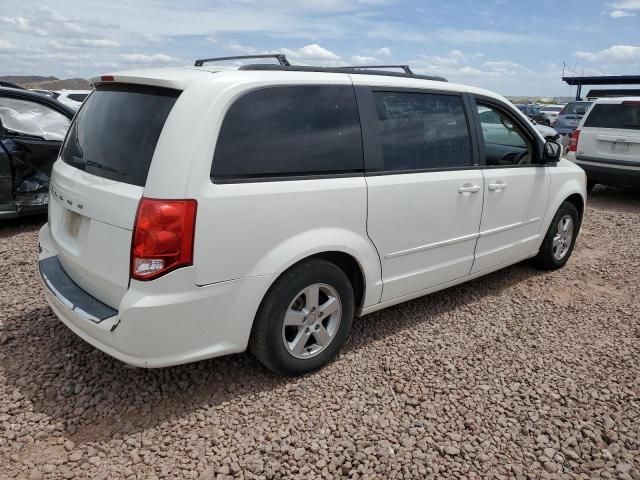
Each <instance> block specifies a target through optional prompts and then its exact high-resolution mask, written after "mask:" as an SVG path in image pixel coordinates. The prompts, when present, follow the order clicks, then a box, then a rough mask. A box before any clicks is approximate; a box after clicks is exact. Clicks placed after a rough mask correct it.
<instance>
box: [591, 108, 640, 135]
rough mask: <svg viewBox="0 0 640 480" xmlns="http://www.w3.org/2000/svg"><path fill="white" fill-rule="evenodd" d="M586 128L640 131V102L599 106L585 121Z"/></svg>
mask: <svg viewBox="0 0 640 480" xmlns="http://www.w3.org/2000/svg"><path fill="white" fill-rule="evenodd" d="M584 126H585V127H594V128H617V129H622V130H625V129H627V130H640V102H637V103H622V104H606V103H600V104H597V105H596V106H595V107H593V110H592V111H591V113H590V114H589V116H588V117H587V119H586V120H585V122H584Z"/></svg>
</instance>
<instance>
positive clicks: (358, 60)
mask: <svg viewBox="0 0 640 480" xmlns="http://www.w3.org/2000/svg"><path fill="white" fill-rule="evenodd" d="M351 61H352V62H353V63H355V64H357V65H366V64H371V63H374V62H379V60H378V59H377V58H375V57H363V56H362V55H354V56H353V57H351Z"/></svg>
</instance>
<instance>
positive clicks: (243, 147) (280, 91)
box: [211, 85, 364, 181]
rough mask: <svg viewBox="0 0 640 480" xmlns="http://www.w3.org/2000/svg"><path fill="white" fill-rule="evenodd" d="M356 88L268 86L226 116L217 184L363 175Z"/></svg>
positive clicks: (215, 167) (246, 97) (216, 163)
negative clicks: (237, 180)
mask: <svg viewBox="0 0 640 480" xmlns="http://www.w3.org/2000/svg"><path fill="white" fill-rule="evenodd" d="M363 169H364V164H363V156H362V138H361V133H360V117H359V115H358V108H357V106H356V99H355V93H354V91H353V87H352V86H343V85H325V86H306V85H304V86H290V87H269V88H264V89H260V90H256V91H253V92H250V93H247V94H246V95H244V96H243V97H241V98H240V99H239V100H237V101H236V102H235V103H234V104H233V105H232V106H231V108H230V109H229V111H228V112H227V115H226V117H225V119H224V121H223V123H222V127H221V128H220V134H219V136H218V141H217V145H216V151H215V154H214V158H213V164H212V167H211V176H212V178H214V179H215V180H217V181H218V180H220V181H225V180H231V179H252V178H258V179H259V178H268V177H286V176H305V175H307V176H308V175H326V174H341V173H351V172H362V171H363Z"/></svg>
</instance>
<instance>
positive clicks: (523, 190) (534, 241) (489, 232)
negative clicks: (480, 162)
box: [472, 102, 550, 273]
mask: <svg viewBox="0 0 640 480" xmlns="http://www.w3.org/2000/svg"><path fill="white" fill-rule="evenodd" d="M477 109H478V118H479V122H480V125H481V127H482V140H483V142H484V143H483V144H482V145H481V149H480V150H481V151H484V155H485V159H486V160H485V162H484V163H485V165H484V168H483V174H484V208H483V213H482V222H481V224H480V235H479V238H478V245H477V247H476V259H475V262H474V264H473V270H472V273H477V272H482V271H484V270H489V269H493V268H496V267H499V266H500V265H504V264H508V263H511V262H514V261H517V260H518V259H521V258H523V257H524V256H527V255H529V254H531V253H532V252H534V251H535V249H536V248H537V247H538V245H539V244H540V241H541V238H540V237H541V235H543V234H544V232H542V219H543V218H544V215H545V211H546V208H547V202H548V198H549V188H550V185H549V182H550V177H549V172H548V170H547V167H545V166H543V165H539V164H537V163H536V146H535V145H534V141H535V138H532V136H531V135H530V134H529V133H527V132H526V130H525V129H523V128H522V127H521V126H519V125H518V123H517V122H516V121H514V118H513V117H512V116H511V115H510V114H509V111H508V110H507V109H503V108H501V107H500V106H498V105H492V104H488V103H487V104H483V103H480V102H479V103H478V104H477Z"/></svg>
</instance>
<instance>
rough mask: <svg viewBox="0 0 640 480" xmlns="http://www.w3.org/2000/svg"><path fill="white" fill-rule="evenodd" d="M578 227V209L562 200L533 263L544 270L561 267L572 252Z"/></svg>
mask: <svg viewBox="0 0 640 480" xmlns="http://www.w3.org/2000/svg"><path fill="white" fill-rule="evenodd" d="M579 229H580V215H579V214H578V210H577V209H576V207H575V205H573V204H572V203H570V202H564V203H563V204H562V205H560V208H559V209H558V212H557V213H556V215H555V217H553V221H552V222H551V225H550V226H549V230H547V234H546V235H545V237H544V240H543V242H542V246H541V247H540V251H539V252H538V255H537V256H536V257H535V263H536V264H537V265H538V266H539V267H541V268H544V269H545V270H555V269H557V268H561V267H563V266H564V265H565V264H566V263H567V261H568V260H569V257H570V256H571V252H573V247H574V246H575V243H576V236H577V235H578V230H579Z"/></svg>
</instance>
